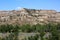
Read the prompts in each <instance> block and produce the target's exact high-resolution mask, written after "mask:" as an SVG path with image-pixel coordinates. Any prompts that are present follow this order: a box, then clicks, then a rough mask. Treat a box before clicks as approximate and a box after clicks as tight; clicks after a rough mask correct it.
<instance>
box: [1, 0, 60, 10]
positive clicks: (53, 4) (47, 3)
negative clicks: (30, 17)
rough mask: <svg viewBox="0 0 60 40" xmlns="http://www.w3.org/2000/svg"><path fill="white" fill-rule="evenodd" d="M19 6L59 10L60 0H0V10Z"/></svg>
mask: <svg viewBox="0 0 60 40" xmlns="http://www.w3.org/2000/svg"><path fill="white" fill-rule="evenodd" d="M21 7H22V8H31V9H32V8H33V9H47V10H50V9H53V10H57V11H60V0H0V10H13V9H19V8H21Z"/></svg>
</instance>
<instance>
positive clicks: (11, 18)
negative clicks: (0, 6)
mask: <svg viewBox="0 0 60 40" xmlns="http://www.w3.org/2000/svg"><path fill="white" fill-rule="evenodd" d="M49 22H56V23H58V22H60V12H57V11H55V10H36V9H26V8H22V9H20V10H11V11H0V23H1V24H37V23H39V24H41V23H49Z"/></svg>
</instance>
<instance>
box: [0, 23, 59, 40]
mask: <svg viewBox="0 0 60 40" xmlns="http://www.w3.org/2000/svg"><path fill="white" fill-rule="evenodd" d="M7 32H9V33H14V36H15V38H16V39H15V40H17V39H18V38H17V36H18V33H20V32H26V33H31V32H34V33H37V32H38V33H40V35H39V36H40V38H41V40H44V39H43V36H44V35H45V33H46V32H49V33H51V36H49V38H47V39H48V40H60V23H59V24H54V23H49V24H43V25H41V24H36V25H29V24H26V25H21V26H20V25H11V24H10V25H9V24H6V25H0V33H7ZM37 38H38V36H35V37H32V38H30V37H29V38H28V39H29V40H33V39H34V40H38V39H37Z"/></svg>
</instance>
